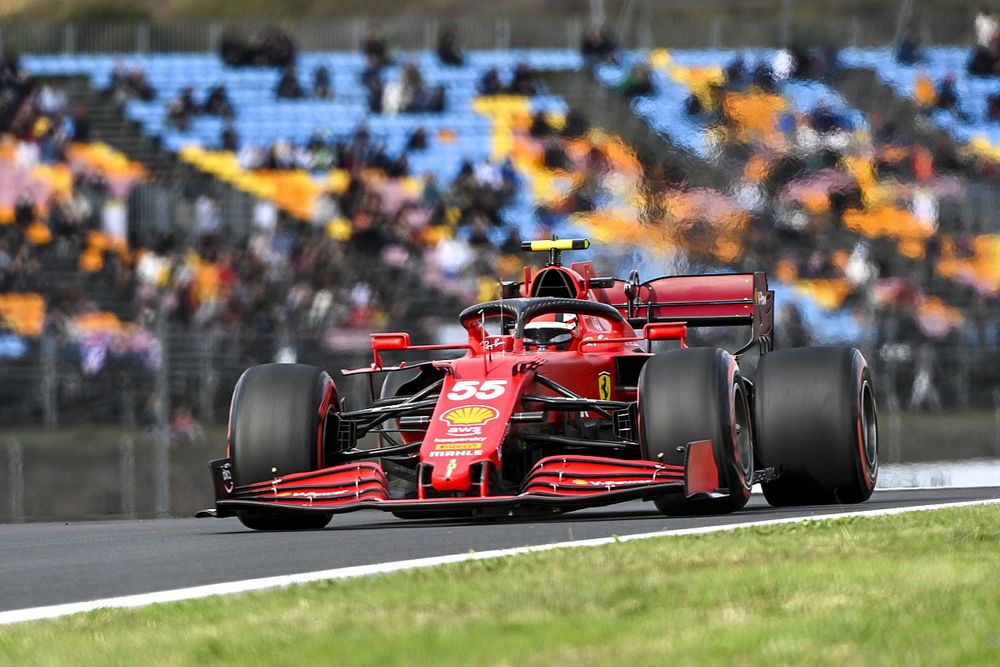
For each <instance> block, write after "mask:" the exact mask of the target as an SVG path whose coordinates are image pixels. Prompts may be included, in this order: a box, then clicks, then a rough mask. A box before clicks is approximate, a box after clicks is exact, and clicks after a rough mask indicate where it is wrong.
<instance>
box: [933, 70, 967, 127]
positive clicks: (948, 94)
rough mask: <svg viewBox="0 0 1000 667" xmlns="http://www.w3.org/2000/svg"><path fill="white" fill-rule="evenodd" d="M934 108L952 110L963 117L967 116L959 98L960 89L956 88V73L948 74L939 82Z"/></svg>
mask: <svg viewBox="0 0 1000 667" xmlns="http://www.w3.org/2000/svg"><path fill="white" fill-rule="evenodd" d="M934 108H935V109H943V110H945V111H950V112H952V113H953V114H955V115H956V116H958V117H959V118H962V119H964V118H965V117H966V115H965V113H964V112H963V111H962V107H961V104H960V102H959V99H958V91H957V90H956V89H955V75H954V74H947V75H946V76H945V77H944V78H943V79H942V80H941V83H940V84H938V88H937V102H935V104H934Z"/></svg>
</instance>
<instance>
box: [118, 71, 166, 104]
mask: <svg viewBox="0 0 1000 667" xmlns="http://www.w3.org/2000/svg"><path fill="white" fill-rule="evenodd" d="M109 92H110V93H111V95H112V97H113V98H114V100H115V103H116V104H117V105H118V106H119V107H121V106H123V105H124V104H125V103H126V102H128V101H129V100H131V99H140V100H143V101H144V102H150V101H152V100H153V99H154V98H155V97H156V91H155V90H153V87H152V86H151V85H150V84H149V81H147V80H146V71H145V70H144V69H143V68H142V66H141V65H138V64H137V65H133V66H132V67H128V66H126V65H125V63H124V62H122V61H118V62H117V63H115V68H114V69H113V70H112V71H111V88H110V90H109Z"/></svg>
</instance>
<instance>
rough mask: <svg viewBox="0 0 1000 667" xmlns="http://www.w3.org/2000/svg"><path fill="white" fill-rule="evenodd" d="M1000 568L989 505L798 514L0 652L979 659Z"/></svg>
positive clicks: (995, 518) (283, 657)
mask: <svg viewBox="0 0 1000 667" xmlns="http://www.w3.org/2000/svg"><path fill="white" fill-rule="evenodd" d="M330 539H337V536H334V535H331V536H330ZM331 565H333V564H331ZM998 571H1000V507H998V506H996V505H992V506H984V507H972V508H962V509H952V510H941V511H936V512H921V513H914V514H905V515H898V516H892V517H880V518H852V519H841V520H837V521H831V522H807V523H804V524H791V525H781V526H771V527H759V528H749V529H744V530H740V531H736V532H731V533H718V534H712V535H704V536H692V537H680V538H667V539H657V540H646V541H638V542H629V543H620V544H614V545H610V546H607V547H602V548H594V549H578V550H559V551H553V552H545V553H539V554H532V555H528V556H519V557H511V558H503V559H496V560H485V561H476V562H469V563H463V564H458V565H452V566H446V567H440V568H433V569H427V570H415V571H410V572H402V573H396V574H392V575H383V576H378V577H373V578H366V579H357V580H352V581H336V582H326V583H319V584H310V585H307V586H300V587H294V588H290V589H284V590H279V591H272V592H263V593H255V594H250V595H243V596H231V597H220V598H210V599H205V600H196V601H189V602H182V603H176V604H170V605H158V606H154V607H148V608H144V609H139V610H114V611H112V610H105V611H97V612H92V613H88V614H83V615H79V616H74V617H69V618H64V619H58V620H54V621H41V622H36V623H29V624H23V625H15V626H7V627H5V628H0V663H2V664H12V665H14V664H33V665H67V664H74V665H80V664H94V665H134V664H140V662H142V661H147V660H149V659H153V660H155V662H156V664H158V665H204V664H225V665H231V664H267V665H301V664H309V663H316V664H337V665H373V664H379V665H381V664H408V665H423V664H439V665H553V664H609V665H620V664H630V665H647V664H648V665H653V664H663V663H664V661H665V660H669V661H670V662H673V663H677V664H712V665H740V666H741V667H743V666H746V665H753V664H760V665H765V664H766V665H775V664H777V665H837V666H839V665H844V664H868V665H901V664H905V665H935V666H936V665H948V664H961V665H980V664H981V665H994V664H996V659H997V656H998V655H1000V624H998V620H997V619H1000V583H998V582H1000V580H998V577H997V575H996V573H997V572H998Z"/></svg>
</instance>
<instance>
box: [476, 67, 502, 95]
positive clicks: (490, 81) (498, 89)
mask: <svg viewBox="0 0 1000 667" xmlns="http://www.w3.org/2000/svg"><path fill="white" fill-rule="evenodd" d="M502 92H503V83H502V82H501V81H500V72H499V71H497V68H496V67H491V68H489V69H488V70H486V73H485V74H483V78H482V79H481V80H480V81H479V94H480V95H499V94H500V93H502Z"/></svg>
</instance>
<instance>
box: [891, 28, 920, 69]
mask: <svg viewBox="0 0 1000 667" xmlns="http://www.w3.org/2000/svg"><path fill="white" fill-rule="evenodd" d="M923 59H924V51H923V49H922V48H921V47H920V38H919V37H917V33H916V32H914V31H913V29H912V28H911V29H907V30H906V32H904V33H903V36H902V38H901V39H900V40H899V44H897V45H896V62H898V63H900V64H903V65H913V64H916V63H918V62H920V61H921V60H923Z"/></svg>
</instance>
